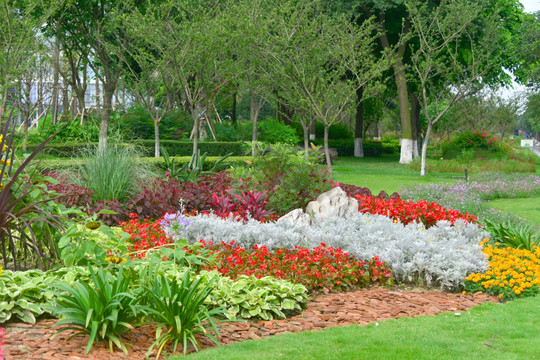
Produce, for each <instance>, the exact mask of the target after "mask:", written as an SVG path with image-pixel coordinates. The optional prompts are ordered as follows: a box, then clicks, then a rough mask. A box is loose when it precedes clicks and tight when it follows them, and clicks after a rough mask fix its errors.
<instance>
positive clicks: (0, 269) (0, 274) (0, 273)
mask: <svg viewBox="0 0 540 360" xmlns="http://www.w3.org/2000/svg"><path fill="white" fill-rule="evenodd" d="M2 269H3V268H2V265H0V276H2Z"/></svg>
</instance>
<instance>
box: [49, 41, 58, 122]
mask: <svg viewBox="0 0 540 360" xmlns="http://www.w3.org/2000/svg"><path fill="white" fill-rule="evenodd" d="M59 80H60V46H59V45H58V39H55V41H54V62H53V86H52V87H53V89H52V90H53V91H52V120H51V122H52V123H53V125H54V124H56V122H57V121H58V98H59V90H60V82H59Z"/></svg>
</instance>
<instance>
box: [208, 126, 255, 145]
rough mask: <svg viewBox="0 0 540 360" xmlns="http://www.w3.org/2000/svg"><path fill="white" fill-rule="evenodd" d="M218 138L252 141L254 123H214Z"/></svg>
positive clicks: (221, 139) (220, 139)
mask: <svg viewBox="0 0 540 360" xmlns="http://www.w3.org/2000/svg"><path fill="white" fill-rule="evenodd" d="M214 130H215V131H216V138H217V140H218V141H225V142H227V141H229V142H230V141H251V139H252V134H253V123H251V122H238V123H237V124H236V126H234V125H232V124H231V123H226V122H223V123H216V124H214Z"/></svg>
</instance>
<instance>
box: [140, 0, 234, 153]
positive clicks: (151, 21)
mask: <svg viewBox="0 0 540 360" xmlns="http://www.w3.org/2000/svg"><path fill="white" fill-rule="evenodd" d="M224 6H226V4H224V3H223V2H221V1H218V0H201V1H197V2H185V3H179V2H176V1H167V2H163V3H159V4H153V5H152V6H151V7H148V9H147V10H146V12H145V13H144V14H143V13H141V12H138V10H135V11H134V13H137V14H138V15H137V16H138V19H140V20H137V21H138V22H139V24H142V26H144V27H143V29H144V31H143V32H142V31H138V33H139V35H140V36H141V37H144V38H145V40H144V41H145V43H146V44H147V45H148V46H149V51H150V52H152V53H153V54H155V56H156V59H159V60H158V68H159V71H160V72H161V74H162V77H163V78H164V79H166V80H167V81H166V83H165V84H166V85H167V86H168V87H169V88H170V89H179V91H178V92H177V94H178V96H179V98H178V99H177V100H178V102H180V103H181V104H182V105H183V107H184V109H186V110H187V111H188V112H189V113H190V114H191V116H192V117H193V131H192V137H193V153H194V154H197V152H198V138H199V132H200V130H201V128H203V127H204V125H205V124H204V118H205V114H206V113H207V112H208V111H209V109H211V107H212V106H213V104H214V100H215V98H216V97H217V96H218V94H219V93H220V92H221V91H222V90H223V89H224V88H225V87H226V86H227V85H228V84H229V83H230V81H231V80H232V79H234V77H235V75H234V74H232V75H231V72H230V71H229V70H230V69H231V68H233V66H232V64H233V59H232V56H230V53H229V52H230V49H232V46H231V42H232V39H231V38H230V37H229V36H228V31H229V28H228V26H229V25H230V24H229V23H228V22H227V19H226V18H224V17H220V14H221V12H220V10H221V7H224ZM135 25H136V24H133V26H135ZM141 30H142V29H141Z"/></svg>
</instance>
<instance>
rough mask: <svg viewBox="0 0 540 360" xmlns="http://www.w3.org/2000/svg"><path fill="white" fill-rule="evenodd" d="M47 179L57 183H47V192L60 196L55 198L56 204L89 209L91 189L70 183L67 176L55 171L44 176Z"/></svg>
mask: <svg viewBox="0 0 540 360" xmlns="http://www.w3.org/2000/svg"><path fill="white" fill-rule="evenodd" d="M44 176H45V177H51V178H53V179H55V180H56V181H57V182H56V183H52V182H49V181H47V182H46V183H45V185H46V186H47V191H49V192H55V193H57V194H59V195H60V196H57V197H55V198H54V201H55V202H56V203H60V204H64V205H65V206H66V207H68V208H70V207H77V208H79V209H81V210H82V209H87V208H88V207H89V206H90V204H91V203H92V195H93V192H92V190H90V189H87V188H84V187H82V186H78V185H75V184H71V183H69V180H68V179H67V178H66V176H62V175H60V174H58V173H56V172H54V171H50V172H48V173H45V174H44Z"/></svg>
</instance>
